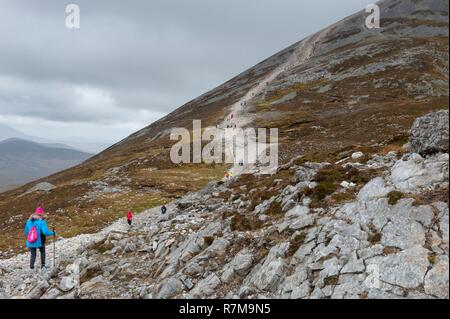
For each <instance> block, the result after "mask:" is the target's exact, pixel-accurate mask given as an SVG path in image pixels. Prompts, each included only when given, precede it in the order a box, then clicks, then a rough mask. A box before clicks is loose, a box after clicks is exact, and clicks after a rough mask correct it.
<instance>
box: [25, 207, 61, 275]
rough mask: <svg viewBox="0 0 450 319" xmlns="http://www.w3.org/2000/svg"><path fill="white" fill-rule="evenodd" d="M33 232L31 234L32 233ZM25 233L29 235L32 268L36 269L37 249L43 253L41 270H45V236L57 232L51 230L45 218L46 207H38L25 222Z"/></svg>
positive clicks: (28, 243) (28, 245)
mask: <svg viewBox="0 0 450 319" xmlns="http://www.w3.org/2000/svg"><path fill="white" fill-rule="evenodd" d="M30 232H31V234H30ZM25 235H26V236H27V243H26V245H27V247H28V248H29V249H30V252H31V258H30V269H32V270H33V269H34V264H35V262H36V253H37V249H39V252H40V254H41V270H43V271H45V269H46V267H45V236H54V235H55V232H54V231H50V230H49V229H48V226H47V222H46V221H45V219H44V209H43V208H42V207H40V206H39V207H38V208H37V209H36V211H35V213H34V214H33V215H31V217H30V218H29V219H28V221H27V223H26V224H25ZM30 240H31V242H30Z"/></svg>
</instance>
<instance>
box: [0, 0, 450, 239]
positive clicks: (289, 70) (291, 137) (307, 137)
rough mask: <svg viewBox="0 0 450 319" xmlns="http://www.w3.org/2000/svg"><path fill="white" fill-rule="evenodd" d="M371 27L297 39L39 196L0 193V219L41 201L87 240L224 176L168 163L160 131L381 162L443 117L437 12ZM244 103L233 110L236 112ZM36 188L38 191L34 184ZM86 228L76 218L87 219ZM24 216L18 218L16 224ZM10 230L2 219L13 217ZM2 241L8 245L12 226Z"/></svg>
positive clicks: (434, 8) (443, 38) (283, 155)
mask: <svg viewBox="0 0 450 319" xmlns="http://www.w3.org/2000/svg"><path fill="white" fill-rule="evenodd" d="M379 4H380V6H381V18H382V21H381V28H380V29H377V30H367V29H366V27H365V24H364V21H365V17H366V14H365V12H359V13H356V14H355V15H353V16H351V17H349V18H347V19H344V20H343V21H340V22H338V23H336V24H334V25H333V26H330V27H329V28H326V29H325V30H322V31H320V32H318V33H316V34H314V35H312V36H310V37H308V38H306V39H304V40H303V41H300V42H298V43H296V44H294V45H292V46H291V47H289V48H287V49H285V50H283V51H281V52H280V53H278V54H276V55H274V56H272V57H270V58H268V59H267V60H265V61H263V62H261V63H260V64H258V65H256V66H255V67H253V68H251V69H249V70H247V71H245V72H243V73H242V74H240V75H238V76H237V77H235V78H233V79H231V80H230V81H228V82H226V83H224V84H223V85H221V86H219V87H218V88H216V89H214V90H212V91H210V92H208V93H206V94H204V95H202V96H200V97H199V98H197V99H195V100H193V101H190V102H189V103H187V104H186V105H184V106H182V107H180V108H179V109H177V110H176V111H175V112H173V113H171V114H169V115H168V116H166V117H164V118H163V119H161V120H159V121H157V122H156V123H154V124H152V125H150V126H149V127H147V128H145V129H143V130H141V131H139V132H136V133H135V134H133V135H131V136H130V137H128V138H126V139H125V140H123V141H121V142H120V143H118V144H116V145H114V146H112V147H110V148H109V149H107V150H106V151H104V152H102V153H101V154H99V155H97V156H94V157H93V158H91V159H89V160H88V161H86V162H85V163H83V164H82V165H79V166H77V167H76V168H73V169H70V170H66V171H64V172H61V173H58V174H55V175H53V176H50V177H48V178H45V179H42V180H41V181H48V182H51V183H52V184H54V185H56V186H57V187H56V189H54V190H53V191H51V192H49V193H47V194H28V195H26V196H23V197H21V200H20V201H19V202H18V201H17V200H16V199H17V196H20V195H22V194H23V193H24V192H26V191H27V190H28V189H29V188H31V187H32V186H33V185H34V183H33V184H30V185H27V186H25V187H22V188H20V189H17V190H14V191H11V192H7V193H4V194H1V195H0V212H1V213H2V219H3V218H4V220H11V218H13V217H14V218H20V216H21V214H23V212H25V211H30V210H32V209H33V208H34V206H35V205H36V204H37V202H40V201H43V202H45V205H46V207H47V208H48V210H49V211H50V212H55V211H57V210H58V211H59V212H60V213H58V215H57V216H53V215H51V216H52V217H54V219H53V220H54V222H55V224H56V225H57V226H60V227H63V228H64V229H67V233H66V234H64V235H66V236H71V235H74V234H79V233H82V232H92V231H95V230H97V229H99V228H100V227H102V226H104V225H106V224H107V223H108V222H110V221H111V220H114V219H115V218H117V217H119V216H121V215H122V214H123V211H125V210H126V209H128V208H132V209H134V210H137V211H141V210H143V209H145V208H149V207H152V206H154V205H158V204H160V203H161V202H166V201H168V200H170V199H173V198H178V197H180V196H182V195H183V194H185V193H186V192H189V191H193V190H198V189H200V188H202V187H203V186H204V185H206V184H207V183H208V182H209V181H210V180H212V179H218V178H221V177H222V176H223V173H224V172H225V170H226V169H227V167H223V166H219V165H216V166H208V165H197V166H195V165H182V166H178V165H174V164H172V163H171V162H170V160H169V152H170V147H171V146H172V145H173V142H172V141H170V140H169V133H170V129H171V128H173V127H187V128H191V125H192V120H194V119H200V120H202V121H203V126H207V125H215V124H222V123H223V122H224V120H225V119H226V118H227V117H228V116H229V114H230V113H233V114H234V115H235V119H236V123H237V124H239V125H240V126H253V127H277V128H279V132H280V146H279V151H280V161H281V163H287V162H289V161H290V160H291V159H292V158H294V157H296V156H298V155H304V156H306V157H307V158H309V159H311V160H314V161H317V162H320V161H327V160H329V159H330V158H333V159H334V158H336V157H340V156H345V154H348V153H349V152H352V151H356V150H361V151H364V153H369V154H370V153H383V152H384V153H387V152H389V151H390V150H393V149H398V148H399V147H400V145H401V144H402V143H405V142H406V140H407V136H408V132H409V129H410V127H411V125H412V123H413V121H414V120H415V119H416V118H417V117H419V116H421V115H423V114H426V113H428V112H430V111H432V110H437V109H443V108H448V2H446V1H440V0H421V1H419V0H389V1H381V2H380V3H379ZM243 101H245V102H248V103H247V105H248V106H247V107H246V108H244V109H241V108H240V105H241V102H243ZM38 182H39V181H38ZM93 211H94V212H95V215H94V217H93V218H89V219H87V218H85V216H92V212H93ZM22 217H24V215H23V216H22ZM12 220H13V219H12ZM1 230H2V231H4V232H5V233H7V234H10V236H9V237H10V238H11V241H10V242H4V243H2V245H3V247H5V248H6V247H8V248H9V247H17V246H18V245H17V243H19V242H20V241H21V237H20V236H21V235H20V230H19V227H18V225H16V223H14V222H6V223H5V224H4V226H2V229H1Z"/></svg>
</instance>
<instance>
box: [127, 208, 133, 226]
mask: <svg viewBox="0 0 450 319" xmlns="http://www.w3.org/2000/svg"><path fill="white" fill-rule="evenodd" d="M132 221H133V213H132V212H131V211H129V212H128V214H127V222H128V225H131V222H132Z"/></svg>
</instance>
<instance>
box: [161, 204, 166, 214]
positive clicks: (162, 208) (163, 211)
mask: <svg viewBox="0 0 450 319" xmlns="http://www.w3.org/2000/svg"><path fill="white" fill-rule="evenodd" d="M166 212H167V207H166V205H162V207H161V214H163V215H164V214H165V213H166Z"/></svg>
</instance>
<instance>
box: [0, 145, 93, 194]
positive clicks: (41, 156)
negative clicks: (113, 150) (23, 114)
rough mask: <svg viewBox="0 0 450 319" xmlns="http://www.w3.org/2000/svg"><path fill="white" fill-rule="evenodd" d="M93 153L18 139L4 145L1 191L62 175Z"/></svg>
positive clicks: (0, 149)
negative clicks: (57, 174)
mask: <svg viewBox="0 0 450 319" xmlns="http://www.w3.org/2000/svg"><path fill="white" fill-rule="evenodd" d="M91 156H92V154H89V153H85V152H80V151H77V150H74V149H69V148H65V147H63V146H61V145H49V144H47V145H46V144H39V143H36V142H31V141H27V140H23V139H18V138H11V139H7V140H4V141H1V142H0V191H2V190H6V189H9V188H11V187H13V186H18V185H21V184H24V183H27V182H30V181H33V180H35V179H38V178H41V177H44V176H47V175H50V174H53V173H56V172H59V171H61V170H64V169H66V168H69V167H72V166H75V165H77V164H80V163H81V162H83V161H85V160H86V159H88V158H89V157H91Z"/></svg>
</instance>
